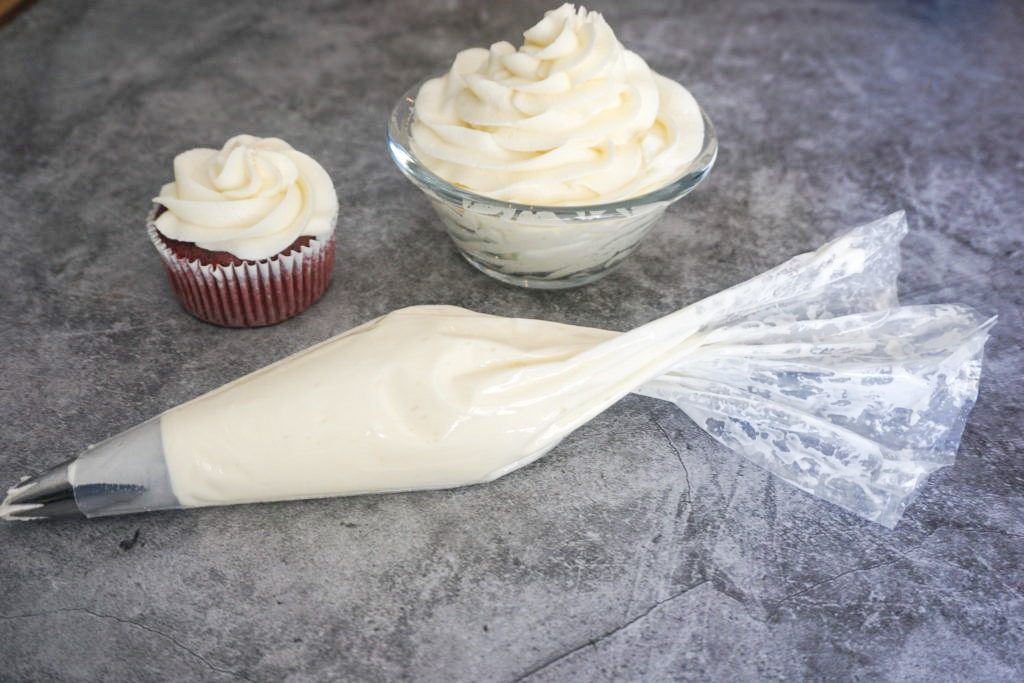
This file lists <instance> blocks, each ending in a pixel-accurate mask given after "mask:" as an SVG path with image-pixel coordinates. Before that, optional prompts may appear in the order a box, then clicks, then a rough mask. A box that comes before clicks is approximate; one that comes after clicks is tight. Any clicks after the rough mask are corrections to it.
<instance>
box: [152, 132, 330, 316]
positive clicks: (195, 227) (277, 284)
mask: <svg viewBox="0 0 1024 683" xmlns="http://www.w3.org/2000/svg"><path fill="white" fill-rule="evenodd" d="M153 203H154V207H153V210H152V211H151V213H150V215H149V220H148V222H147V228H148V232H149V237H150V239H151V240H152V242H153V244H154V245H155V246H156V248H157V251H159V252H160V256H161V257H162V259H163V262H164V266H165V268H166V270H167V275H168V277H169V278H170V282H171V286H172V287H173V289H174V292H175V294H176V295H177V297H178V300H179V301H180V302H181V305H182V306H183V307H184V308H185V310H187V311H188V312H189V313H191V314H192V315H194V316H196V317H197V318H199V319H200V320H204V321H206V322H209V323H213V324H215V325H224V326H227V327H259V326H263V325H274V324H276V323H279V322H281V321H283V320H287V319H288V318H291V317H292V316H294V315H297V314H299V313H301V312H302V311H304V310H306V309H307V308H309V307H310V306H311V305H312V304H313V302H315V301H316V300H317V299H319V298H320V296H321V295H323V293H324V292H325V291H326V290H327V286H328V285H329V284H330V278H331V270H332V268H333V266H334V226H335V223H336V222H337V217H338V197H337V193H336V192H335V190H334V184H333V183H332V182H331V179H330V176H328V175H327V172H326V171H324V169H323V167H321V166H320V164H318V163H317V162H316V161H314V160H313V159H312V158H310V157H309V156H307V155H305V154H303V153H302V152H299V151H296V150H295V149H293V148H292V147H291V146H290V145H289V144H288V143H286V142H284V141H283V140H279V139H277V138H257V137H253V136H251V135H237V136H235V137H233V138H231V139H230V140H228V141H227V142H226V143H225V144H224V147H223V148H222V149H220V150H216V149H207V148H199V149H192V150H189V151H187V152H183V153H181V154H179V155H178V156H177V157H175V159H174V182H172V183H168V184H167V185H164V186H163V187H162V188H161V189H160V195H159V196H158V197H156V198H154V199H153Z"/></svg>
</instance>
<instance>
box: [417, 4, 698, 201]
mask: <svg viewBox="0 0 1024 683" xmlns="http://www.w3.org/2000/svg"><path fill="white" fill-rule="evenodd" d="M523 38H524V42H523V45H522V46H521V47H520V48H519V49H518V50H517V49H516V48H515V47H513V46H512V45H511V44H510V43H506V42H501V43H495V44H494V45H492V46H491V48H490V49H489V50H485V49H483V48H472V49H469V50H464V51H462V52H460V53H459V54H458V56H457V57H456V58H455V62H454V64H452V67H451V69H450V70H449V72H448V73H447V74H446V75H445V76H442V77H440V78H435V79H433V80H430V81H427V82H426V83H425V84H424V85H423V86H422V88H421V89H420V91H419V94H418V95H417V96H416V120H415V122H414V123H413V126H412V149H413V152H414V153H415V155H416V157H417V158H418V159H419V160H420V161H422V162H423V164H424V165H425V166H426V167H427V168H429V169H430V170H432V171H433V172H434V173H436V174H437V175H439V176H441V177H442V178H444V179H445V180H447V181H449V182H451V183H454V184H456V185H460V186H463V187H466V188H468V189H470V190H472V191H474V192H477V193H479V194H483V195H487V196H489V197H494V198H496V199H502V200H507V201H513V202H518V203H523V204H536V205H548V206H554V205H579V204H589V203H599V202H600V203H605V202H612V201H616V200H620V199H628V198H631V197H635V196H638V195H641V194H644V193H646V192H649V191H651V190H655V189H657V188H659V187H662V186H664V185H666V184H668V183H669V182H671V181H672V180H674V179H675V178H677V177H678V176H680V175H681V174H682V173H683V171H684V169H685V168H686V166H687V165H688V164H689V163H690V162H691V161H693V159H694V158H696V156H697V155H698V153H699V152H700V149H701V145H702V143H703V140H704V125H703V120H702V119H701V114H700V108H699V107H698V106H697V103H696V101H695V100H694V99H693V96H692V95H690V93H689V92H688V91H687V90H686V89H685V88H683V86H681V85H679V84H678V83H676V82H675V81H672V80H670V79H668V78H665V77H663V76H660V75H658V74H657V73H655V72H653V71H651V69H650V68H649V67H648V66H647V63H646V62H644V60H643V59H642V58H640V57H639V56H637V55H636V54H634V53H633V52H630V51H629V50H627V49H625V48H624V47H623V46H622V44H621V43H619V41H618V40H617V39H616V37H615V34H614V33H613V32H612V29H611V27H609V26H608V24H607V22H606V21H605V20H604V17H602V16H601V15H600V14H599V13H598V12H588V11H587V10H586V9H585V8H582V7H581V8H579V9H578V10H577V9H576V8H575V7H574V6H573V5H570V4H565V5H562V6H561V7H559V8H558V9H556V10H552V11H550V12H548V13H546V14H545V15H544V18H543V19H542V20H541V21H540V23H538V24H537V25H536V26H534V27H533V28H531V29H529V30H528V31H526V32H525V33H524V34H523Z"/></svg>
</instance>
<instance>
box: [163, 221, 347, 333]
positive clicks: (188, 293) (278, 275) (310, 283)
mask: <svg viewBox="0 0 1024 683" xmlns="http://www.w3.org/2000/svg"><path fill="white" fill-rule="evenodd" d="M147 231H148V233H149V239H150V240H151V241H152V242H153V245H154V246H155V247H156V249H157V251H158V252H159V253H160V257H161V259H162V260H163V262H164V268H165V269H166V270H167V276H168V278H169V279H170V281H171V287H173V288H174V293H175V294H176V295H177V296H178V300H179V301H180V302H181V305H182V306H183V307H184V308H185V310H187V311H188V312H189V313H191V314H192V315H194V316H195V317H197V318H199V319H200V320H203V321H205V322H208V323H213V324H214V325H222V326H224V327H262V326H264V325H274V324H277V323H279V322H281V321H283V320H287V319H288V318H291V317H292V316H294V315H298V314H299V313H301V312H302V311H304V310H306V309H307V308H309V307H310V306H311V305H312V304H313V303H314V302H315V301H316V300H317V299H319V298H320V297H321V296H322V295H323V293H324V292H325V291H326V290H327V287H328V285H329V284H330V282H331V270H332V268H333V266H334V234H333V232H332V233H331V236H330V238H329V239H320V238H314V239H312V240H310V242H309V244H308V245H307V246H304V247H302V248H301V249H298V250H296V251H292V252H290V253H288V254H279V255H277V256H274V257H272V258H269V259H265V260H262V261H257V262H255V263H252V262H246V263H242V264H239V265H217V264H201V263H199V262H198V261H190V260H188V259H185V258H181V257H179V256H177V255H176V254H175V253H174V252H173V251H171V249H170V247H168V246H167V245H166V244H165V243H164V241H163V239H161V237H160V234H159V233H158V232H157V229H156V225H155V223H154V222H153V214H151V215H150V220H149V221H148V222H147Z"/></svg>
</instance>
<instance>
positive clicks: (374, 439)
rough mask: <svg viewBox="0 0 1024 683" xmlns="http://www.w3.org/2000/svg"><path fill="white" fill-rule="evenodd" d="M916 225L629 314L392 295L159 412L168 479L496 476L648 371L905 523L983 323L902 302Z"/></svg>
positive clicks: (421, 483)
mask: <svg viewBox="0 0 1024 683" xmlns="http://www.w3.org/2000/svg"><path fill="white" fill-rule="evenodd" d="M904 231H905V223H904V220H903V217H902V214H894V215H893V216H890V217H888V218H886V219H883V220H881V221H878V222H876V223H873V224H870V225H867V226H863V227H861V228H858V229H857V230H854V231H852V232H850V233H848V234H847V235H845V236H843V237H842V238H840V239H838V240H836V241H835V242H833V243H830V244H828V245H826V246H825V247H822V248H821V249H820V250H818V251H817V252H815V253H813V254H805V255H803V256H799V257H796V258H794V259H792V260H791V261H789V262H787V263H785V264H783V265H781V266H779V267H778V268H775V269H774V270H772V271H769V272H768V273H765V274H764V275H762V276H759V277H757V278H754V279H753V280H750V281H748V282H746V283H744V284H742V285H738V286H736V287H733V288H731V289H729V290H726V291H724V292H721V293H720V294H717V295H715V296H712V297H710V298H708V299H705V300H703V301H701V302H698V303H696V304H694V305H692V306H689V307H687V308H685V309H683V310H681V311H677V312H675V313H672V314H670V315H667V316H665V317H663V318H660V319H658V320H655V321H654V322H651V323H648V324H646V325H643V326H641V327H638V328H636V329H634V330H632V331H630V332H626V333H622V334H619V333H615V332H609V331H605V330H597V329H590V328H584V327H576V326H570V325H563V324H558V323H552V322H545V321H539V320H522V319H513V318H503V317H497V316H489V315H483V314H479V313H473V312H470V311H466V310H464V309H459V308H454V307H449V306H421V307H415V308H408V309H403V310H399V311H396V312H394V313H391V314H389V315H387V316H384V317H382V318H379V319H377V320H374V321H372V322H370V323H367V324H365V325H363V326H361V327H358V328H356V329H354V330H351V331H349V332H346V333H344V334H342V335H340V336H338V337H335V338H334V339H331V340H328V341H326V342H323V343H322V344H319V345H317V346H314V347H312V348H310V349H308V350H306V351H304V352H302V353H299V354H297V355H295V356H292V357H291V358H288V359H285V360H283V361H280V362H278V363H276V364H274V365H271V366H269V367H267V368H264V369H263V370H260V371H258V372H256V373H253V374H251V375H249V376H247V377H243V378H242V379H240V380H238V381H236V382H234V383H232V384H229V385H226V386H225V387H222V388H221V389H218V390H216V391H214V392H211V393H210V394H207V395H205V396H202V397H200V398H198V399H196V400H194V401H192V402H190V403H187V404H184V405H182V406H179V407H178V408H175V409H173V410H171V411H169V412H167V413H165V414H164V415H163V416H162V418H161V432H162V440H163V446H164V451H165V455H166V460H167V466H168V471H169V473H170V479H171V484H172V487H173V489H174V492H175V494H176V495H177V497H178V498H179V500H180V501H181V503H182V504H184V505H186V506H196V505H211V504H225V503H242V502H252V501H266V500H281V499H293V498H309V497H317V496H334V495H348V494H356V493H371V492H384V491H399V490H412V489H428V488H447V487H454V486H460V485H464V484H472V483H477V482H483V481H488V480H490V479H494V478H496V477H499V476H502V475H504V474H506V473H508V472H510V471H512V470H515V469H517V468H519V467H521V466H523V465H525V464H527V463H529V462H531V461H533V460H535V459H536V458H538V457H540V456H541V455H543V454H544V453H545V452H547V451H548V450H549V449H551V448H552V447H553V446H555V445H556V444H557V443H558V442H559V441H560V440H561V439H562V438H564V437H565V436H566V435H567V434H569V433H570V432H572V431H573V430H574V429H576V428H577V427H579V426H580V425H582V424H584V423H585V422H586V421H588V420H590V419H591V418H593V417H594V416H595V415H597V414H598V413H600V412H601V411H602V410H604V409H605V408H607V407H608V406H609V405H611V404H612V403H614V402H615V401H617V400H618V399H619V398H621V397H622V396H624V395H625V394H627V393H629V392H631V391H636V392H639V393H643V394H646V395H649V396H654V397H657V398H662V399H666V400H671V401H674V402H675V403H676V404H677V405H679V407H680V408H681V409H683V410H684V411H685V412H687V413H688V414H689V415H690V416H691V417H693V418H694V419H695V420H696V421H697V423H698V424H699V425H701V426H702V427H704V428H705V429H707V430H708V431H709V432H710V433H711V434H712V435H713V436H714V437H715V438H717V439H719V440H720V441H722V442H723V443H725V444H727V445H728V446H730V447H731V448H733V449H735V450H737V451H738V452H740V453H741V454H743V455H744V456H746V457H747V458H749V459H751V460H753V461H755V462H757V463H758V464H760V465H762V466H764V467H766V468H768V469H770V470H771V471H772V472H774V473H776V474H777V475H779V476H781V477H783V478H784V479H786V480H787V481H790V482H791V483H793V484H795V485H797V486H799V487H801V488H803V489H805V490H808V491H812V492H813V493H815V494H816V495H819V496H822V497H824V498H826V499H828V500H831V501H832V502H835V503H838V504H840V505H843V506H844V507H847V508H849V509H851V510H854V511H856V512H857V513H858V514H861V515H863V516H865V517H868V518H870V519H874V520H876V521H879V522H881V523H883V524H889V525H891V524H894V523H895V521H896V520H897V519H898V518H899V515H900V514H901V512H902V509H903V506H905V504H906V502H907V501H908V500H909V498H910V496H911V495H912V494H913V492H914V491H915V490H916V488H917V487H918V486H919V485H920V484H921V482H922V481H923V480H924V477H925V476H926V475H927V473H928V472H929V471H931V470H932V469H934V468H936V467H939V466H941V465H944V464H949V463H950V462H952V458H953V455H954V454H955V452H956V445H957V442H958V440H959V433H960V430H961V429H962V428H963V421H964V420H965V419H966V415H967V412H969V410H970V407H971V404H972V402H973V400H974V396H975V394H976V391H977V382H978V375H979V373H980V358H981V347H982V344H983V343H984V340H985V334H986V329H987V325H988V324H990V323H985V322H984V321H982V320H981V319H979V318H978V317H977V316H976V315H975V314H974V313H973V312H971V311H970V310H969V309H965V308H962V307H953V306H931V307H910V308H894V306H896V300H895V280H896V275H897V273H898V270H899V255H898V243H899V240H900V238H901V237H902V235H903V233H904ZM609 457H611V456H609Z"/></svg>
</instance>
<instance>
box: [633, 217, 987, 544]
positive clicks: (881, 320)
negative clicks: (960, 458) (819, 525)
mask: <svg viewBox="0 0 1024 683" xmlns="http://www.w3.org/2000/svg"><path fill="white" fill-rule="evenodd" d="M906 232H907V224H906V217H905V215H904V213H903V212H902V211H900V212H897V213H893V214H891V215H889V216H886V217H885V218H882V219H880V220H877V221H874V222H873V223H868V224H866V225H863V226H860V227H858V228H855V229H853V230H851V231H849V232H847V233H846V234H844V235H842V236H841V237H839V238H838V239H836V240H834V241H832V242H830V243H828V244H826V245H825V246H823V247H821V248H820V249H818V250H817V251H816V252H813V253H811V254H805V255H802V256H798V257H796V258H794V259H791V260H790V261H788V262H786V263H784V264H782V265H781V266H779V267H777V268H775V269H773V270H771V271H769V272H767V273H765V274H764V275H761V276H758V277H755V278H753V279H752V280H749V281H747V282H745V283H743V284H740V285H738V286H736V287H733V288H732V289H729V290H726V291H724V292H721V293H720V294H716V295H714V296H711V297H709V298H708V299H705V300H704V301H702V302H700V303H698V304H696V307H697V308H698V309H703V310H705V311H706V314H707V315H708V316H709V320H708V322H707V323H706V324H705V325H704V327H703V329H704V330H705V332H706V338H705V340H704V343H703V345H702V346H701V348H700V349H699V350H698V351H696V352H695V353H693V354H692V355H690V356H689V357H687V358H686V360H685V361H684V362H683V363H681V364H679V365H678V366H677V367H675V368H673V369H672V370H671V371H670V372H668V373H665V374H664V375H662V376H660V377H658V378H657V379H656V380H654V381H652V382H648V383H647V384H645V385H644V386H642V387H640V388H639V389H638V390H637V393H640V394H644V395H647V396H652V397H655V398H661V399H665V400H668V401H672V402H674V403H675V404H676V405H677V406H679V408H680V409H681V410H682V411H683V412H685V413H686V414H687V415H688V416H690V418H691V419H693V420H694V422H696V423H697V424H698V425H699V426H700V427H702V428H703V429H705V430H706V431H707V432H708V433H709V434H711V436H713V437H714V438H715V439H716V440H717V441H719V442H720V443H722V444H724V445H725V446H728V447H729V448H730V449H732V450H733V451H735V452H737V453H739V454H740V455H742V456H744V457H745V458H747V459H748V460H750V461H751V462H753V463H755V464H757V465H759V466H761V467H763V468H765V469H767V470H768V471H769V472H771V473H772V474H774V475H776V476H778V477H779V478H781V479H783V480H785V481H787V482H789V483H790V484H793V485H794V486H796V487H798V488H800V489H802V490H804V491H807V492H808V493H811V494H814V495H816V496H818V497H820V498H824V499H825V500H827V501H829V502H831V503H834V504H836V505H839V506H840V507H843V508H845V509H847V510H849V511H851V512H854V513H856V514H857V515H859V516H861V517H864V518H865V519H868V520H871V521H874V522H877V523H879V524H882V525H883V526H886V527H888V528H893V527H895V526H896V524H897V522H899V520H900V517H901V516H902V515H903V512H904V510H905V509H906V508H907V506H908V505H909V504H910V503H911V502H912V501H913V499H914V497H915V496H916V495H917V493H918V492H919V491H920V489H921V487H922V486H923V484H924V482H925V479H926V478H927V476H928V474H929V473H931V472H932V471H934V470H935V469H937V468H939V467H943V466H946V465H950V464H952V463H953V460H954V458H955V457H956V451H957V448H958V446H959V443H960V437H961V435H962V433H963V429H964V425H965V424H966V421H967V416H968V415H969V414H970V411H971V408H972V407H973V406H974V402H975V399H976V398H977V394H978V382H979V379H980V376H981V363H982V355H983V349H984V345H985V341H986V340H987V338H988V331H989V329H990V328H991V327H992V325H993V324H995V320H996V319H995V318H988V319H986V318H984V317H983V316H980V315H979V314H978V313H976V312H975V311H973V310H972V309H970V308H968V307H965V306H958V305H927V306H903V307H900V306H899V305H898V302H897V296H896V278H897V276H898V274H899V269H900V259H899V242H900V240H901V239H902V238H903V236H904V235H905V234H906ZM716 311H717V312H716Z"/></svg>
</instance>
